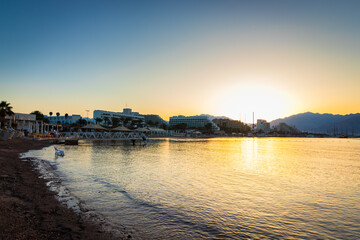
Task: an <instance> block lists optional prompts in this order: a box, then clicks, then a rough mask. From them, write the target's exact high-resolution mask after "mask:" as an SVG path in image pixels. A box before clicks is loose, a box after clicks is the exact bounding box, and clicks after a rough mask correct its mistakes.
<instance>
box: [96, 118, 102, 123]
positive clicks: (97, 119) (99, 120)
mask: <svg viewBox="0 0 360 240" xmlns="http://www.w3.org/2000/svg"><path fill="white" fill-rule="evenodd" d="M102 121H103V120H102V118H95V122H96V124H98V123H100V122H102Z"/></svg>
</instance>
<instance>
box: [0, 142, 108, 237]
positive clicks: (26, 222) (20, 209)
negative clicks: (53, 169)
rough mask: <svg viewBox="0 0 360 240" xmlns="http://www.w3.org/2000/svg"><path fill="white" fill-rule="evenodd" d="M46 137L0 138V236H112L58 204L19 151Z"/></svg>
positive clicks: (40, 144) (42, 144)
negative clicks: (34, 138) (20, 155)
mask: <svg viewBox="0 0 360 240" xmlns="http://www.w3.org/2000/svg"><path fill="white" fill-rule="evenodd" d="M50 144H51V142H50V141H36V140H23V139H16V140H10V141H0V239H115V237H113V236H112V235H111V234H110V233H106V232H104V231H102V230H101V227H100V226H95V225H93V224H91V223H88V222H84V221H83V220H82V219H81V218H80V217H79V216H78V215H77V214H76V213H74V212H73V211H72V210H70V209H68V208H66V207H65V206H63V205H61V204H60V203H59V202H58V201H57V200H56V199H55V195H54V193H53V192H51V191H50V190H49V189H48V188H47V187H46V183H45V181H44V180H43V179H41V178H39V174H38V173H37V172H36V171H35V170H34V168H33V163H32V162H31V161H23V160H21V159H20V158H19V154H20V153H24V152H27V151H29V150H31V149H41V148H43V147H45V146H49V145H50Z"/></svg>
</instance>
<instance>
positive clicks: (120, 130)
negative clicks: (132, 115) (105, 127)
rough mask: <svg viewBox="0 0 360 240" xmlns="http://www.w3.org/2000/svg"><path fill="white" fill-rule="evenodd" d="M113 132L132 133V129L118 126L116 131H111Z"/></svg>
mask: <svg viewBox="0 0 360 240" xmlns="http://www.w3.org/2000/svg"><path fill="white" fill-rule="evenodd" d="M111 131H119V132H131V130H130V129H128V128H127V127H123V126H118V127H116V128H114V129H111Z"/></svg>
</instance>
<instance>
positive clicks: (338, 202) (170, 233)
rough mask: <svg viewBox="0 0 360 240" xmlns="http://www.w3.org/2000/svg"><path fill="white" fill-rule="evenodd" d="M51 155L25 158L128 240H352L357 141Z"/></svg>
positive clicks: (102, 146) (114, 148)
mask: <svg viewBox="0 0 360 240" xmlns="http://www.w3.org/2000/svg"><path fill="white" fill-rule="evenodd" d="M55 146H56V147H58V148H59V149H61V150H63V151H64V152H65V156H64V157H55V151H54V147H53V146H50V147H46V148H44V149H42V150H34V151H30V152H28V153H27V154H26V155H25V156H26V157H31V158H32V159H33V161H34V162H35V163H36V165H37V169H38V171H40V173H41V175H42V177H44V178H45V179H46V180H47V181H48V185H49V188H51V189H52V190H53V191H56V192H57V194H58V195H57V197H58V199H59V201H62V202H63V203H64V204H67V205H68V206H69V207H71V208H73V209H74V210H75V211H78V212H82V213H85V214H86V213H87V216H91V217H93V218H98V219H101V222H102V224H104V225H106V226H107V229H108V230H109V231H113V232H114V233H119V232H126V233H128V234H129V235H131V237H132V238H133V239H360V139H339V138H209V139H191V138H184V139H181V138H176V139H171V138H163V139H151V140H150V142H148V144H147V145H146V146H142V145H141V144H138V145H136V146H132V144H131V143H127V142H120V141H102V142H96V141H80V143H79V145H77V146H65V145H55Z"/></svg>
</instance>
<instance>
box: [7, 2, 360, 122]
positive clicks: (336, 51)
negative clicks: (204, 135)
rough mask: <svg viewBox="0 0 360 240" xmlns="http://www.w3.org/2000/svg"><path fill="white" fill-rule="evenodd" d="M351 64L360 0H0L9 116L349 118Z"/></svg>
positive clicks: (359, 61) (358, 47)
mask: <svg viewBox="0 0 360 240" xmlns="http://www.w3.org/2000/svg"><path fill="white" fill-rule="evenodd" d="M359 69H360V1H331V0H327V1H325V0H324V1H320V0H318V1H291V0H288V1H270V0H268V1H226V0H225V1H220V0H219V1H210V0H208V1H200V0H197V1H63V0H62V1H5V0H3V1H1V2H0V83H1V88H0V96H1V97H0V100H6V101H9V102H10V103H11V104H12V106H13V107H14V110H15V111H17V112H30V111H32V110H35V109H38V110H40V111H42V112H44V113H48V112H49V111H53V112H57V111H60V112H61V113H62V114H64V113H65V112H68V113H70V114H71V113H79V114H82V115H85V111H84V110H85V109H90V110H94V109H106V110H114V111H117V110H121V108H122V107H124V106H125V104H128V106H130V107H132V108H133V109H134V110H136V111H140V112H143V113H158V114H160V115H161V116H163V117H164V118H167V117H169V116H171V115H176V114H185V115H186V114H200V113H210V114H218V115H229V116H230V117H233V118H238V115H239V114H241V113H243V114H244V113H245V114H246V113H248V114H249V115H250V112H251V111H256V112H257V113H258V115H259V117H263V118H267V119H269V120H271V119H273V118H276V117H284V115H287V114H291V113H296V112H297V111H308V110H309V111H317V112H333V113H348V112H355V111H358V110H356V107H354V106H353V105H354V104H355V105H357V106H360V99H359V94H358V91H359V90H360V89H359V88H360V83H359V82H360V72H359V71H360V70H359ZM244 89H245V90H244ZM256 89H260V90H259V92H261V93H262V94H261V96H260V95H256V93H254V92H257V90H256ZM249 91H251V92H253V93H254V94H253V95H252V96H254V97H255V98H257V99H259V98H261V100H260V101H258V102H256V101H253V102H252V101H251V100H249V98H250V97H251V96H248V95H249V94H247V93H248V92H249ZM269 92H272V93H273V95H272V94H271V93H269ZM227 93H229V94H227ZM334 94H338V95H334ZM239 95H242V96H245V97H246V98H241V97H239ZM330 95H332V96H336V98H335V99H329V100H328V101H325V100H324V98H326V96H330ZM263 96H266V98H267V99H268V100H266V99H264V98H262V97H263ZM279 96H280V97H279ZM269 99H273V101H272V100H269ZM247 100H248V101H247ZM244 101H246V102H247V104H246V106H245V105H244ZM265 102H269V104H272V105H271V106H274V105H277V106H279V109H278V110H274V109H272V110H271V111H269V112H266V110H267V109H269V107H268V106H265V107H263V106H261V105H263V104H264V103H265ZM283 102H288V103H289V105H286V106H285V105H284V106H281V109H280V105H281V103H283ZM251 104H253V105H251ZM334 104H335V105H336V106H335V105H334ZM351 106H352V107H351Z"/></svg>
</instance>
